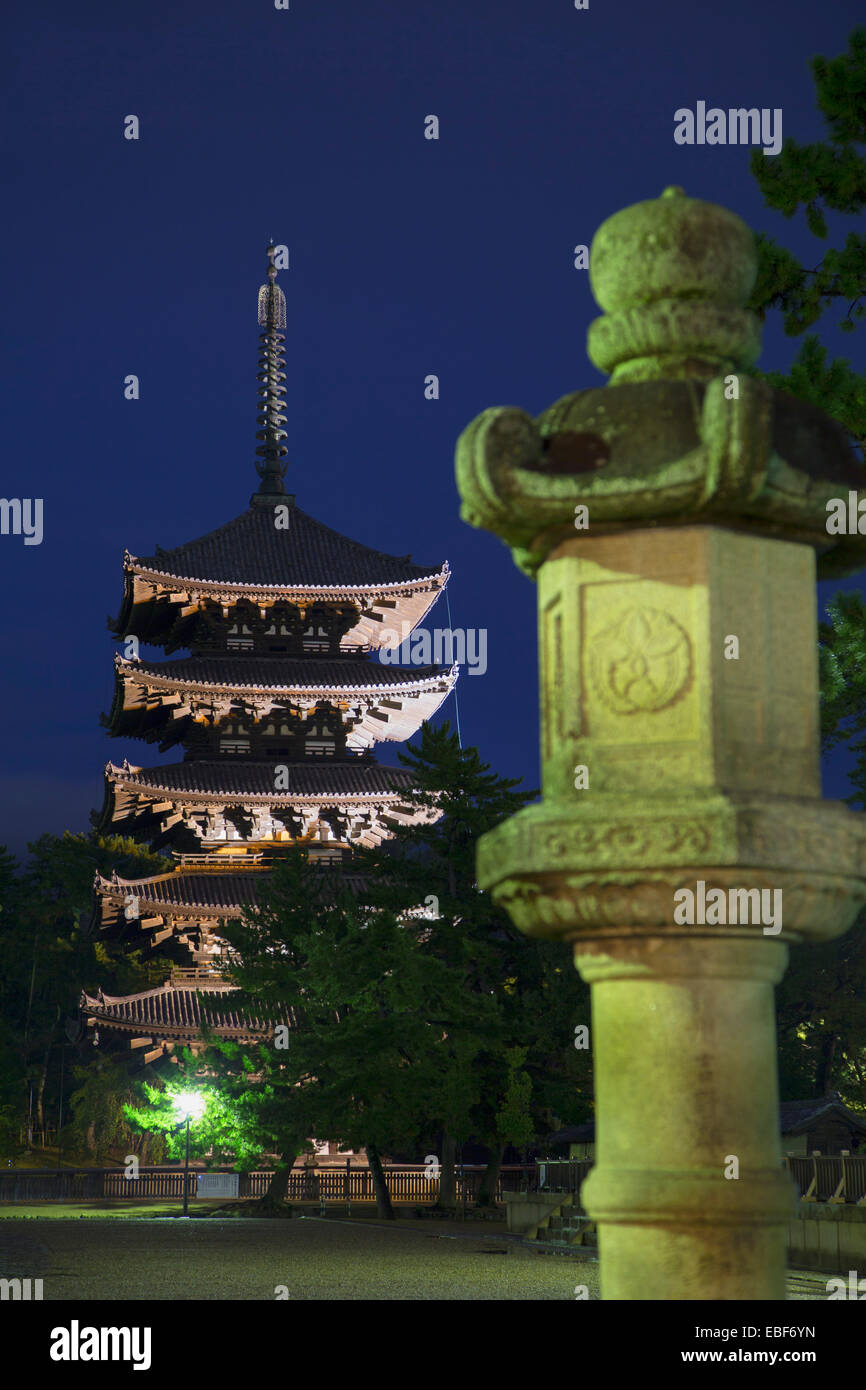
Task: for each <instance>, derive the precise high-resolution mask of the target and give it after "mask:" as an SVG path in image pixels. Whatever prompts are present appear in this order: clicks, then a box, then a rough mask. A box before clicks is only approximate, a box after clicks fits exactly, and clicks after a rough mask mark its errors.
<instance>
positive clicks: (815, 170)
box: [750, 28, 866, 455]
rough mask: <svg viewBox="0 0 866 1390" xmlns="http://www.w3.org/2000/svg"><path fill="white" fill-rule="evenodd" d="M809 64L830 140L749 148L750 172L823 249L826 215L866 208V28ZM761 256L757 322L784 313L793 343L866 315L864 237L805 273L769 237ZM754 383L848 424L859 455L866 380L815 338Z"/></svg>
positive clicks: (851, 238) (848, 327)
mask: <svg viewBox="0 0 866 1390" xmlns="http://www.w3.org/2000/svg"><path fill="white" fill-rule="evenodd" d="M811 66H812V73H813V76H814V79H815V86H816V95H817V105H818V109H819V110H820V112H821V114H822V115H823V117H824V120H825V122H826V125H827V139H826V140H825V141H824V142H822V143H816V144H809V145H799V144H798V143H797V142H796V141H795V140H792V139H790V138H788V139H786V141H785V143H784V146H783V148H782V150H781V151H780V152H779V154H778V155H774V156H768V155H765V154H764V152H763V150H760V149H756V150H753V151H752V155H751V169H752V173H753V174H754V176H755V178H756V179H757V181H758V184H759V186H760V188H761V192H762V193H763V194H764V199H765V201H766V203H767V204H768V206H770V207H772V208H775V209H776V210H777V211H778V212H781V213H783V214H784V215H785V216H786V217H793V216H794V214H795V213H796V212H797V211H798V210H799V209H800V208H801V207H802V208H803V210H804V213H805V218H806V225H807V227H808V229H809V231H810V232H812V234H813V235H814V236H815V237H817V238H818V239H819V240H820V241H826V240H827V238H828V235H829V228H828V223H827V215H828V214H829V213H841V214H843V215H846V216H856V215H857V214H858V213H861V212H862V211H863V209H864V207H866V158H864V154H863V148H862V147H863V145H864V143H866V29H862V28H858V29H855V30H854V31H853V32H852V34H851V36H850V38H849V48H848V52H847V53H844V54H842V55H841V56H840V57H838V58H833V59H829V60H828V59H827V58H823V57H816V58H814V59H813V60H812V64H811ZM758 252H759V270H758V279H757V282H756V285H755V289H754V292H753V295H752V299H751V301H750V304H751V307H752V308H753V309H754V310H755V311H756V312H757V313H758V314H759V315H760V317H761V318H764V317H765V315H766V314H767V312H768V311H769V310H779V311H780V312H781V313H782V315H783V323H784V326H785V332H786V333H787V334H788V335H789V336H791V337H798V336H799V335H800V334H802V333H805V332H806V330H807V329H809V328H811V327H812V326H813V325H814V324H816V323H817V322H818V320H819V318H821V316H822V315H823V314H824V313H825V312H826V311H828V310H831V309H838V310H839V312H840V315H841V316H840V317H838V322H837V326H838V327H839V328H840V329H841V330H842V331H843V332H846V333H851V332H853V331H854V329H855V327H856V326H857V325H858V324H859V323H860V321H861V320H862V318H863V315H864V314H866V238H864V237H863V236H861V235H860V234H859V233H858V232H853V231H852V232H849V233H848V236H847V237H846V239H845V241H844V244H843V245H841V246H838V247H828V248H827V250H826V251H825V252H824V254H823V256H822V257H821V259H820V260H819V261H818V263H817V265H815V266H812V267H808V268H807V267H805V266H803V265H801V264H800V262H799V261H798V260H797V258H796V257H795V256H793V255H792V254H791V253H790V252H789V251H787V250H786V249H785V248H784V247H781V246H779V245H778V243H777V242H776V241H774V240H773V238H771V237H768V236H765V235H763V234H760V235H759V236H758ZM842 311H844V312H842ZM756 375H758V376H760V377H763V378H764V379H765V380H767V381H768V382H769V383H770V384H771V385H772V386H775V387H777V388H779V389H780V390H783V391H789V392H790V393H791V394H792V395H794V396H798V397H799V398H800V399H801V400H805V401H808V402H810V403H811V404H813V405H817V406H820V407H821V409H822V410H826V411H827V412H828V414H830V415H832V416H833V417H834V418H835V419H837V420H838V421H839V422H840V423H841V424H843V425H844V426H845V428H846V429H847V430H848V433H849V435H850V436H851V437H852V439H854V440H855V441H856V443H857V446H858V448H859V449H860V452H861V455H862V453H863V450H864V447H866V376H864V375H863V374H862V373H858V372H855V371H853V370H852V368H851V364H850V362H849V361H848V359H846V358H841V357H840V358H835V359H834V360H833V361H831V362H828V361H827V351H826V348H824V347H822V346H821V344H820V343H819V341H818V338H817V336H816V335H815V334H809V335H808V336H807V337H806V338H805V339H804V340H803V343H802V345H801V347H800V350H799V352H798V354H797V357H796V358H795V360H794V363H793V365H792V367H791V369H790V371H789V372H787V373H783V372H766V373H765V372H757V373H756Z"/></svg>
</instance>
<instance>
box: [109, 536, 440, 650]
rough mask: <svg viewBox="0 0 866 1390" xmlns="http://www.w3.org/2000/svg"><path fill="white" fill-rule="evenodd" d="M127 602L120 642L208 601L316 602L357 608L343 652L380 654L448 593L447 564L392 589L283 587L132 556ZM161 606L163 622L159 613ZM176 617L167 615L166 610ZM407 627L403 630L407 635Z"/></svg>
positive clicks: (116, 628) (159, 628)
mask: <svg viewBox="0 0 866 1390" xmlns="http://www.w3.org/2000/svg"><path fill="white" fill-rule="evenodd" d="M123 569H124V576H123V600H122V603H121V608H120V612H119V613H118V616H117V618H116V619H114V621H112V620H111V619H109V624H108V626H109V630H110V631H111V632H112V633H113V634H114V635H115V636H116V637H118V638H121V637H126V636H127V635H128V634H129V633H132V632H134V633H135V634H136V635H137V636H138V637H139V638H140V639H141V640H142V641H151V640H153V641H154V643H155V645H160V643H159V642H158V641H157V640H156V638H157V634H158V633H163V634H165V633H167V632H168V631H170V629H171V627H172V626H173V623H174V622H176V620H177V618H178V617H189V616H191V615H192V614H193V613H195V612H197V611H198V610H199V609H200V608H201V607H202V606H203V602H204V601H205V600H207V599H210V600H212V601H213V602H214V603H219V604H221V605H223V606H227V607H230V606H231V605H232V604H234V603H237V602H239V601H240V600H247V601H248V602H250V603H253V604H257V605H260V606H262V607H265V608H267V607H268V606H270V605H272V604H274V603H290V604H294V605H297V606H300V607H304V606H305V607H310V606H311V605H312V604H315V603H323V604H331V603H354V604H356V605H357V607H358V610H359V620H358V622H357V623H356V624H355V626H354V627H352V628H351V629H350V631H349V632H347V633H346V635H345V636H344V637H343V639H342V641H341V643H340V646H341V649H342V650H351V649H363V650H372V651H378V649H379V648H380V647H382V646H387V645H391V644H392V642H393V638H392V637H391V636H390V634H391V633H392V632H393V631H395V630H396V631H398V632H399V633H400V634H401V640H402V638H405V637H406V636H408V634H409V633H410V632H411V631H412V630H413V629H414V628H415V627H417V625H418V623H420V622H421V621H422V619H423V618H424V617H425V616H426V614H427V613H428V612H429V610H430V609H431V608H432V606H433V604H434V603H435V602H436V599H437V598H438V597H439V594H440V593H441V592H442V590H443V589H444V588H445V586H446V584H447V583H448V579H449V576H450V570H449V567H448V562H447V560H446V561H445V563H444V564H443V566H442V568H441V569H439V570H431V572H430V573H429V574H427V575H421V576H419V577H418V578H414V579H410V580H400V581H397V582H394V583H390V584H335V585H324V584H308V585H303V586H299V585H292V586H280V585H272V584H244V583H234V582H224V581H214V580H210V579H199V578H195V577H194V576H192V575H184V576H179V575H173V574H167V573H164V572H163V571H161V570H157V569H151V568H148V567H146V566H144V565H142V564H141V563H140V562H139V560H138V558H137V557H136V556H134V555H130V554H129V553H128V552H127V553H126V554H125V556H124V565H123ZM161 606H163V607H165V609H166V611H165V614H164V618H165V619H168V618H169V617H171V619H172V621H171V622H167V621H165V620H163V621H160V618H162V617H163V615H161V614H160V613H159V612H158V610H159V608H160V607H161ZM169 606H170V607H171V608H172V609H173V610H174V612H173V613H171V614H170V613H169V611H168V607H169ZM404 625H405V631H404Z"/></svg>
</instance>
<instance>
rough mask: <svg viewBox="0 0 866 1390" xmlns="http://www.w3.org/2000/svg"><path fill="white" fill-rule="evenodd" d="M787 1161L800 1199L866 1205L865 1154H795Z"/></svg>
mask: <svg viewBox="0 0 866 1390" xmlns="http://www.w3.org/2000/svg"><path fill="white" fill-rule="evenodd" d="M784 1163H785V1167H786V1168H787V1169H788V1172H789V1173H790V1174H791V1177H792V1178H793V1179H794V1183H795V1186H796V1188H797V1191H798V1192H799V1194H800V1200H801V1201H803V1202H839V1203H841V1202H848V1203H851V1202H853V1203H855V1204H856V1205H857V1206H866V1154H843V1155H841V1156H840V1155H838V1154H833V1155H822V1154H811V1155H810V1156H809V1157H808V1158H807V1157H805V1156H801V1155H799V1154H796V1155H788V1157H786V1158H785V1160H784Z"/></svg>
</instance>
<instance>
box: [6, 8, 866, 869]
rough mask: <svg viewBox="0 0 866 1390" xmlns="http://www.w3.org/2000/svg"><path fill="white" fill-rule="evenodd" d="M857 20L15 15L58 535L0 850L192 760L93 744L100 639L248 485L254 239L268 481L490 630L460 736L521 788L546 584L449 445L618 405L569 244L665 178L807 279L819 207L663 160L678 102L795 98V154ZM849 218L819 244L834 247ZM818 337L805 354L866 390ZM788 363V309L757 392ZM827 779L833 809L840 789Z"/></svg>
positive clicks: (10, 695)
mask: <svg viewBox="0 0 866 1390" xmlns="http://www.w3.org/2000/svg"><path fill="white" fill-rule="evenodd" d="M858 21H862V11H861V7H860V5H859V4H856V3H854V0H851V3H847V0H846V2H845V3H841V2H840V0H835V2H834V3H825V4H822V5H815V4H813V3H806V2H805V0H760V3H758V4H756V3H755V0H733V3H728V4H725V5H710V4H707V3H704V4H700V5H685V4H682V3H677V4H673V3H669V2H667V3H665V2H663V3H661V4H655V5H648V4H646V3H639V2H638V0H618V2H617V3H612V0H591V3H590V8H589V9H588V10H585V11H577V10H575V9H574V6H573V3H572V0H463V3H459V4H458V3H457V2H456V0H451V3H447V2H446V3H445V4H437V5H415V4H412V3H407V0H402V3H399V2H398V0H393V2H387V0H371V3H365V4H358V3H357V0H329V2H328V3H325V0H291V8H290V9H289V10H288V11H279V10H275V9H274V7H273V4H272V3H270V0H258V2H257V3H233V4H228V3H224V2H221V0H211V3H208V4H200V3H199V4H193V3H191V0H172V3H170V4H165V3H151V4H148V5H137V6H126V5H119V4H118V3H117V0H112V3H110V4H109V3H87V2H86V0H85V3H83V4H81V5H77V6H73V5H69V4H57V3H48V4H41V5H38V6H34V5H25V4H20V3H19V4H18V5H16V6H14V7H12V6H7V7H6V10H5V17H4V19H3V21H2V27H3V30H4V31H5V32H4V33H3V42H2V44H0V48H2V52H3V55H4V56H3V57H2V58H0V70H2V89H3V90H4V91H5V111H4V115H3V122H2V131H3V145H4V152H3V169H4V176H5V183H6V187H7V195H6V200H5V203H6V206H5V210H4V216H3V228H2V238H3V242H4V264H5V272H6V273H5V290H4V300H5V308H6V312H7V330H6V333H5V334H4V338H3V348H2V351H3V363H2V377H3V384H4V387H5V397H6V399H5V433H6V446H5V449H4V456H3V471H2V479H0V495H3V496H5V497H42V498H43V499H44V516H45V519H44V539H43V542H42V544H41V545H39V546H25V545H24V544H23V539H22V538H21V537H15V536H0V582H2V592H3V595H4V603H3V614H2V619H0V633H2V653H3V662H2V678H0V680H2V685H0V689H2V708H3V730H4V740H3V755H2V759H0V763H2V773H0V802H2V809H0V843H3V842H5V843H7V844H8V846H9V847H10V849H12V850H13V851H14V852H16V853H19V854H20V853H23V852H24V849H25V843H26V841H27V840H29V839H33V838H34V837H35V836H37V835H38V834H39V833H41V832H42V831H53V832H56V833H60V832H62V831H63V830H64V829H72V830H82V829H85V828H86V827H87V825H88V816H89V812H90V810H91V808H94V807H98V806H100V805H101V804H102V795H103V786H102V771H103V768H104V765H105V763H106V761H107V760H108V759H109V758H111V759H113V760H114V761H120V760H121V759H122V758H123V756H124V755H127V756H128V757H129V758H130V760H131V761H132V762H134V763H142V764H143V765H145V766H149V765H152V764H154V763H156V762H159V761H165V762H172V761H177V760H178V757H179V750H177V749H176V750H174V751H173V752H172V753H169V754H166V755H164V756H161V755H160V754H159V753H158V751H157V750H156V749H155V747H154V746H153V745H146V744H143V743H139V742H136V741H129V742H123V741H121V740H116V739H110V738H108V736H107V735H106V733H105V731H104V730H103V729H102V728H101V727H100V724H99V715H100V713H101V712H102V711H103V710H107V709H108V708H109V706H110V703H111V697H112V689H113V683H112V666H111V660H112V652H113V650H114V646H113V643H112V639H111V638H110V636H109V634H108V632H107V630H106V616H107V615H108V614H112V615H113V614H116V613H117V611H118V608H119V605H120V598H121V581H122V569H121V566H122V559H123V551H124V548H128V549H129V550H130V551H131V552H132V553H133V554H138V555H147V554H151V553H152V552H153V550H154V548H155V546H156V545H157V544H159V545H161V546H163V547H165V548H169V547H172V546H175V545H178V544H180V543H182V542H184V541H188V540H192V539H194V538H195V537H198V536H200V535H202V534H204V533H205V532H207V531H210V530H212V529H213V528H215V527H217V526H219V525H222V524H223V523H224V522H226V521H228V520H230V519H231V518H233V517H235V516H237V515H238V514H239V513H240V512H242V511H243V510H244V509H245V507H246V506H247V504H248V499H249V496H250V494H251V493H252V492H253V491H254V490H255V487H256V485H257V477H256V473H255V469H254V458H255V438H254V434H255V415H256V379H255V377H256V360H257V343H258V326H257V323H256V293H257V290H258V287H259V285H260V284H261V283H262V282H263V280H264V271H265V268H266V257H265V247H266V245H267V241H268V238H269V237H271V236H273V238H274V239H275V241H276V242H277V243H284V244H286V245H287V246H288V247H289V252H290V257H291V268H290V269H289V270H288V271H283V272H281V274H280V284H281V285H282V287H283V289H284V291H285V294H286V299H287V306H288V326H287V331H286V372H287V411H286V413H287V416H288V422H287V426H286V428H287V431H288V439H287V441H286V443H287V445H288V448H289V470H288V473H287V476H286V485H287V488H288V490H289V491H291V492H295V493H296V495H297V501H298V505H299V506H300V507H302V508H303V509H304V510H305V511H307V512H309V513H311V514H312V515H314V516H315V517H317V518H319V519H320V520H321V521H323V522H325V523H326V524H327V525H329V526H332V527H334V528H335V529H336V530H338V531H341V532H343V533H344V534H346V535H348V536H350V537H352V538H354V539H357V540H359V541H362V542H364V543H365V544H366V545H369V546H371V547H373V548H375V549H378V550H384V551H388V552H391V553H392V554H397V555H405V554H406V553H407V552H411V553H412V556H413V559H414V560H415V561H416V562H418V563H423V564H430V565H432V564H438V563H439V562H441V561H442V560H444V559H447V560H448V561H449V562H450V565H451V568H452V571H453V578H452V581H451V584H450V586H449V594H450V600H451V612H452V619H453V623H454V625H455V626H463V627H476V628H482V627H483V628H486V629H487V630H488V668H487V672H486V674H485V675H484V676H466V675H464V677H463V678H462V679H461V681H460V683H459V687H458V688H459V700H460V716H461V723H462V729H463V736H464V740H465V741H466V742H468V743H474V744H477V745H478V747H479V748H480V750H481V752H482V754H483V756H484V757H485V758H486V759H487V760H488V761H489V762H491V763H492V765H493V767H494V768H495V769H496V770H497V771H499V772H501V773H502V774H507V775H513V776H522V777H524V778H525V779H526V781H527V784H528V785H529V786H537V785H538V759H537V728H538V717H537V667H536V632H535V592H534V586H533V585H532V584H531V583H530V582H529V581H528V580H527V579H526V578H525V577H524V576H523V575H521V574H520V573H519V572H518V570H517V569H516V568H515V566H514V564H513V562H512V560H511V557H510V555H509V552H508V551H507V549H506V548H505V547H504V545H502V543H501V542H499V541H498V540H497V539H496V538H495V537H493V536H492V535H490V534H488V533H486V532H481V531H475V530H472V529H471V528H469V527H468V526H466V525H465V524H463V523H462V522H461V521H460V520H459V517H458V508H459V503H458V497H457V492H456V487H455V483H454V466H453V457H454V445H455V441H456V439H457V436H458V434H459V433H460V431H461V430H462V429H463V427H464V426H465V425H466V424H468V422H469V421H470V420H471V419H472V418H473V417H474V416H475V415H477V414H478V412H479V411H481V410H482V409H484V408H485V407H487V406H492V405H518V406H522V407H523V408H524V409H526V410H528V411H530V412H531V413H532V414H538V413H539V412H540V411H541V410H542V409H544V408H545V407H546V406H547V405H549V404H551V403H552V402H553V401H555V400H556V399H557V398H559V397H561V396H563V395H565V394H566V393H568V392H571V391H575V390H578V389H581V388H588V387H592V386H598V385H600V384H602V381H603V379H604V378H603V377H602V375H601V374H600V373H599V372H598V371H597V370H596V369H595V368H594V367H593V366H592V365H591V363H590V362H589V360H588V359H587V357H586V351H585V338H586V329H587V326H588V324H589V322H590V320H591V319H592V318H594V317H596V316H597V314H598V313H599V310H598V309H597V307H596V305H595V302H594V300H593V299H592V296H591V293H590V288H589V277H588V274H587V272H585V271H578V270H575V269H574V268H573V255H572V248H573V247H574V246H575V245H576V244H578V243H585V244H587V245H588V244H589V243H590V241H591V239H592V236H593V233H594V232H595V230H596V228H597V227H598V225H599V224H600V223H601V222H602V221H603V220H604V218H606V217H608V216H609V215H610V214H611V213H613V212H615V211H617V210H618V209H620V208H622V207H625V206H627V205H628V204H630V203H633V202H636V201H638V200H640V199H644V198H652V197H657V196H658V195H659V194H660V193H661V191H662V190H663V189H664V188H665V187H666V186H667V185H670V184H680V185H682V186H683V187H684V188H685V191H686V192H687V193H688V194H691V195H692V196H697V197H701V198H706V199H709V200H711V201H714V202H718V203H722V204H723V205H725V206H727V207H729V208H731V209H733V210H734V211H735V212H737V213H739V214H740V216H742V217H743V218H744V219H745V220H746V221H747V222H748V223H749V225H750V226H752V227H753V228H755V229H756V230H758V229H760V230H764V231H766V232H768V233H770V234H772V235H775V236H777V237H778V239H779V240H780V241H781V242H782V243H783V244H784V245H787V246H788V247H789V248H790V249H791V250H792V251H793V252H794V253H795V254H796V255H798V256H799V257H800V258H801V259H802V260H803V261H804V262H805V263H806V264H807V265H814V264H816V263H817V261H818V260H819V259H820V255H821V248H820V246H819V244H818V243H817V242H816V241H815V239H814V238H813V237H811V236H810V235H809V234H808V233H807V232H806V230H805V225H804V221H803V217H802V214H799V215H798V216H797V217H796V218H794V219H793V220H792V221H787V220H786V219H784V218H783V217H781V216H780V215H778V214H776V213H772V212H770V211H769V210H768V209H765V208H764V206H763V199H762V196H761V194H760V191H759V189H758V186H757V184H756V183H755V181H754V179H753V178H752V176H751V174H750V172H749V155H750V150H749V149H748V148H745V147H737V146H733V147H727V146H718V147H711V146H703V147H700V146H692V147H688V146H679V145H676V144H675V143H674V138H673V131H674V119H673V117H674V111H675V110H676V109H677V108H678V107H690V108H692V109H694V107H695V105H696V103H697V102H698V101H699V100H703V101H706V103H707V105H708V106H713V105H717V106H721V107H723V108H728V107H729V106H745V107H752V106H757V107H766V108H776V107H781V108H782V110H783V121H784V136H785V138H788V137H793V138H794V139H796V140H797V141H798V142H806V141H809V140H818V139H823V138H824V133H825V132H824V126H823V122H822V121H821V118H820V116H819V114H818V113H817V111H816V110H815V107H814V83H813V78H812V74H811V71H810V69H809V60H810V58H812V57H813V56H814V55H815V54H817V53H821V54H824V55H825V56H827V57H835V56H836V55H837V54H840V53H842V52H843V51H844V50H845V48H846V45H847V39H848V35H849V33H850V31H851V29H852V28H853V27H854V25H855V24H856V23H857V22H858ZM129 114H135V115H137V116H138V117H139V119H140V123H141V138H140V139H139V140H138V141H137V142H131V141H127V140H125V139H124V136H123V129H124V126H123V122H124V117H125V116H127V115H129ZM430 114H435V115H437V116H438V117H439V121H440V139H439V140H438V141H428V140H426V139H425V138H424V119H425V117H426V116H427V115H430ZM851 225H853V224H851V219H848V221H847V222H846V220H845V219H836V220H835V223H834V221H833V220H832V219H831V239H830V243H829V244H834V243H835V244H838V243H839V241H840V240H841V239H842V236H844V234H847V231H848V230H850V229H851ZM840 229H841V234H842V235H839V231H840ZM834 231H835V232H836V235H835V236H834ZM834 322H835V318H834V315H833V314H832V313H831V314H829V315H826V316H825V318H824V320H822V322H821V325H820V328H819V332H820V335H821V338H822V341H823V342H825V343H826V344H827V346H828V347H829V349H830V351H831V353H841V354H842V355H843V356H848V357H850V358H852V360H853V363H854V365H855V366H858V367H859V368H860V369H861V370H862V363H863V350H862V343H861V342H860V340H859V339H858V337H857V336H856V335H855V336H854V337H846V336H845V335H843V334H841V333H838V332H837V331H835V330H834V329H833V327H832V324H833V323H834ZM798 344H799V340H797V339H786V338H785V337H784V335H783V333H782V330H781V326H780V324H779V322H778V315H776V316H773V321H772V322H771V321H769V320H768V322H767V325H766V326H765V335H764V353H763V356H762V358H761V365H762V366H763V367H764V368H765V369H772V368H776V369H782V370H784V369H785V368H787V366H788V365H789V363H790V361H791V359H792V358H793V356H794V354H795V352H796V350H797V347H798ZM129 373H135V374H136V375H138V376H139V377H140V380H141V399H140V400H139V401H133V402H129V401H126V400H124V394H123V383H124V378H125V377H126V375H127V374H129ZM428 373H436V374H437V375H438V376H439V379H440V391H441V395H440V399H439V400H438V401H427V400H425V399H424V378H425V376H427V374H428ZM858 584H859V580H855V581H849V587H856V586H857V585H858ZM838 587H839V586H838V585H837V584H829V585H822V586H821V589H820V599H821V601H822V602H824V601H826V599H827V598H828V597H829V596H830V595H831V594H832V593H833V592H834V591H835V590H836V589H837V588H838ZM427 626H429V627H433V626H442V627H445V626H447V615H446V613H445V604H444V600H440V602H439V604H438V605H437V607H436V608H435V609H434V610H433V613H432V614H431V615H430V617H429V618H428V620H427ZM142 655H143V656H150V657H151V658H156V659H159V658H160V657H161V653H160V652H158V651H155V650H152V649H148V648H146V647H143V648H142ZM452 712H453V700H449V701H448V703H447V705H446V706H445V707H444V709H443V712H442V713H443V716H446V717H447V716H448V715H449V714H451V713H452ZM380 751H381V752H382V757H383V761H393V760H394V753H393V745H390V746H388V745H386V746H385V748H384V749H381V748H380ZM844 763H845V758H844V755H842V756H841V757H839V758H837V759H836V760H835V761H834V763H833V766H832V768H830V767H828V769H826V771H827V773H828V774H829V775H826V776H825V795H830V796H839V795H845V794H846V793H847V792H848V790H849V787H848V785H847V779H846V777H845V775H844Z"/></svg>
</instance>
